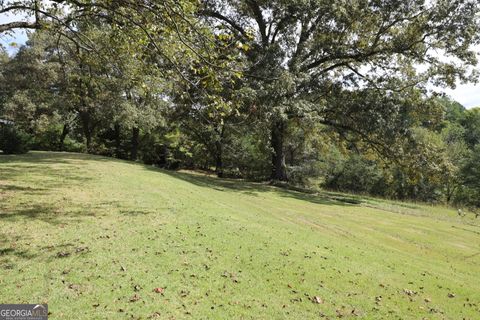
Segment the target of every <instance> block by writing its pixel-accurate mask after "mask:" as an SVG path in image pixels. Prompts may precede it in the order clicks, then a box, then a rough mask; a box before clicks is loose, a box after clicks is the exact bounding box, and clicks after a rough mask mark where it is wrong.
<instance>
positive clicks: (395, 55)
mask: <svg viewBox="0 0 480 320" xmlns="http://www.w3.org/2000/svg"><path fill="white" fill-rule="evenodd" d="M478 10H479V5H478V3H477V1H468V0H467V1H444V0H438V1H417V0H408V1H394V0H388V1H345V2H338V1H327V0H317V1H295V2H293V1H292V2H290V1H259V0H243V1H233V0H232V1H205V2H204V7H203V11H202V13H203V14H204V16H205V17H207V19H209V21H211V22H212V23H213V24H215V25H222V26H223V27H225V28H230V29H231V30H232V31H233V32H235V33H236V34H237V36H238V39H241V40H243V41H248V42H247V43H248V44H249V46H250V48H251V49H250V51H249V54H248V57H249V59H250V63H251V67H250V69H249V70H247V71H246V72H245V74H246V77H249V78H250V79H251V81H250V83H249V85H250V86H252V87H254V88H255V89H256V90H257V93H258V103H259V104H260V105H261V107H262V110H263V113H264V115H265V117H266V119H267V120H268V123H269V126H270V128H271V139H270V141H271V147H272V179H278V180H285V179H287V173H286V171H285V154H284V146H285V141H284V139H285V132H286V129H287V128H286V126H287V123H288V122H287V119H289V118H292V117H301V116H302V115H303V114H305V113H315V114H316V116H317V119H318V120H317V121H318V122H320V123H323V124H326V125H329V126H331V127H333V128H337V129H339V130H341V131H349V132H353V133H358V131H364V130H365V129H368V128H365V126H364V123H361V122H360V123H359V122H355V123H353V122H352V121H350V120H351V119H352V118H357V119H358V118H367V117H368V115H375V118H377V119H380V120H381V121H386V122H387V123H388V122H389V121H390V117H389V113H391V112H392V108H383V109H382V108H378V107H376V106H375V105H373V106H372V105H370V104H362V105H358V106H355V107H352V108H349V109H343V108H342V106H341V104H339V103H335V102H338V99H339V96H340V97H341V99H342V100H343V101H345V98H346V99H347V101H348V99H350V98H349V97H348V96H349V95H353V96H356V95H359V94H360V95H361V94H362V93H361V92H362V91H364V90H363V89H366V88H368V91H366V94H371V93H372V92H375V93H376V94H377V95H379V96H387V97H391V98H394V95H395V94H396V93H398V92H400V91H403V90H410V88H412V87H415V86H417V87H420V88H421V86H420V84H422V83H425V82H426V81H427V80H431V81H433V82H435V83H438V84H439V83H443V84H447V85H452V84H453V83H454V80H455V79H456V78H457V77H461V78H466V77H468V75H467V74H466V73H465V71H464V69H462V66H463V65H474V64H475V63H476V58H475V54H474V52H473V51H471V50H470V47H471V45H472V44H473V43H474V42H475V40H476V39H477V37H478V34H479V33H478V24H477V19H478V18H477V13H478ZM436 51H437V52H438V51H441V52H442V55H443V56H444V57H448V58H452V59H451V60H448V59H444V58H442V57H440V55H438V54H436V53H435V52H436ZM453 58H455V59H458V60H459V61H461V63H460V64H456V63H454V59H453ZM419 64H420V65H424V66H426V71H424V72H420V71H418V69H416V68H415V66H416V65H419ZM410 92H412V91H410ZM396 105H397V104H396V103H392V104H391V107H395V106H396ZM418 112H422V110H418ZM393 113H394V114H396V113H397V112H396V110H395V109H394V110H393ZM393 118H394V119H395V118H396V116H394V117H393ZM368 124H371V122H369V123H368ZM367 131H368V130H367ZM369 140H371V142H374V141H373V140H374V139H370V138H369ZM378 142H379V141H376V143H378Z"/></svg>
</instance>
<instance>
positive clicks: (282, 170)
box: [271, 120, 287, 181]
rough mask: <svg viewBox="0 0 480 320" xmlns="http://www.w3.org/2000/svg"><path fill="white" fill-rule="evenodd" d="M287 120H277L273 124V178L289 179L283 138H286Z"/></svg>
mask: <svg viewBox="0 0 480 320" xmlns="http://www.w3.org/2000/svg"><path fill="white" fill-rule="evenodd" d="M285 125H286V124H285V122H284V121H282V120H276V121H274V123H273V124H272V132H271V135H272V136H271V144H272V149H273V153H272V177H271V178H272V180H274V181H287V171H286V165H285V153H284V150H283V142H284V141H283V140H284V138H285Z"/></svg>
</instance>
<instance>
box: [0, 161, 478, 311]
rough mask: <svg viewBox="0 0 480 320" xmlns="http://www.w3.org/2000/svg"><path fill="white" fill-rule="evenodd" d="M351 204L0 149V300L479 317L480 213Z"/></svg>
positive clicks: (123, 307)
mask: <svg viewBox="0 0 480 320" xmlns="http://www.w3.org/2000/svg"><path fill="white" fill-rule="evenodd" d="M357 199H358V198H357ZM352 202H353V203H352ZM359 202H360V203H358V202H356V201H351V199H349V198H348V196H344V195H337V194H331V193H322V194H317V195H310V194H304V193H299V192H294V191H287V190H284V189H279V188H275V187H271V186H268V185H266V184H255V183H247V182H242V181H234V180H220V179H216V178H213V177H208V176H205V175H199V174H193V173H186V172H170V171H164V170H158V169H155V168H152V167H148V166H144V165H140V164H136V163H131V162H125V161H116V160H113V159H108V158H103V157H95V156H89V155H81V154H69V153H44V152H32V153H29V154H27V155H24V156H0V303H48V304H49V311H50V312H51V314H50V318H51V319H117V318H119V319H122V318H133V319H149V318H159V319H319V318H322V317H325V318H329V319H335V318H337V317H342V318H352V319H353V318H364V319H422V318H425V319H480V223H479V222H480V221H477V220H475V219H474V218H473V216H467V217H465V218H460V217H458V216H457V215H456V212H455V211H454V210H449V209H447V208H442V207H429V206H420V205H415V204H402V203H395V202H388V201H380V200H375V199H368V200H365V201H359ZM478 220H480V219H478ZM156 288H157V290H155V289H156Z"/></svg>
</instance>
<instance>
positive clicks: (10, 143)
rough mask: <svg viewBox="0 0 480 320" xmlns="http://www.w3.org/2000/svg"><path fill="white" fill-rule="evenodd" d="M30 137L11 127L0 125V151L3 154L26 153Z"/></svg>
mask: <svg viewBox="0 0 480 320" xmlns="http://www.w3.org/2000/svg"><path fill="white" fill-rule="evenodd" d="M30 139H31V137H30V136H29V135H27V134H26V133H25V132H23V131H22V130H20V129H18V128H16V127H15V126H13V125H1V124H0V150H2V151H3V153H4V154H22V153H27V152H28V150H29V148H30V145H29V144H30Z"/></svg>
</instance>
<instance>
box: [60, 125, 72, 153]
mask: <svg viewBox="0 0 480 320" xmlns="http://www.w3.org/2000/svg"><path fill="white" fill-rule="evenodd" d="M69 131H70V129H69V128H68V125H67V124H64V125H63V129H62V135H61V136H60V145H59V146H58V147H59V149H60V151H63V146H64V144H65V138H66V137H67V135H68V132H69Z"/></svg>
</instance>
